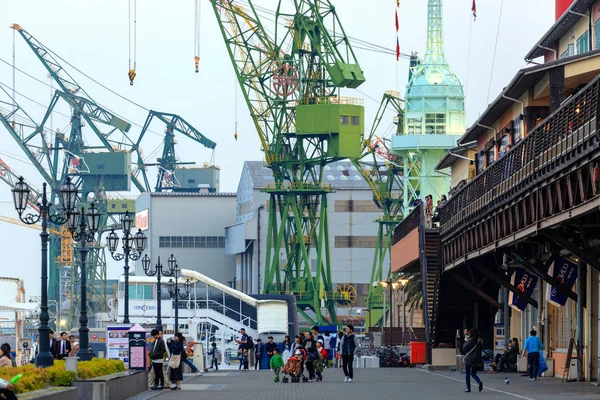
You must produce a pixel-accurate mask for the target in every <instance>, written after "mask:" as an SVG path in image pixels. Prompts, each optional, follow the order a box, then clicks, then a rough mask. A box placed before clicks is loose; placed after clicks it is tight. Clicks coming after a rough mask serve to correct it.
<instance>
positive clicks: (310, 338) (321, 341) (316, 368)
mask: <svg viewBox="0 0 600 400" xmlns="http://www.w3.org/2000/svg"><path fill="white" fill-rule="evenodd" d="M340 333H341V335H340V336H339V337H336V336H330V335H329V332H325V334H324V335H322V334H321V333H320V332H319V327H317V326H313V327H312V329H311V330H309V331H306V332H304V335H297V336H296V337H295V338H294V343H290V341H289V337H287V336H286V340H285V341H284V345H283V349H284V351H283V353H284V354H283V355H280V354H279V349H278V348H277V347H275V348H273V354H272V356H270V357H269V366H270V368H271V369H272V370H273V371H274V373H275V377H274V379H273V380H274V381H275V382H279V374H280V371H281V368H282V367H283V366H284V365H285V364H286V363H287V362H288V361H289V360H292V359H293V360H298V361H301V363H302V364H301V365H302V371H303V370H304V367H306V371H307V372H308V381H309V382H320V381H322V380H323V371H324V368H326V367H328V360H329V358H331V357H333V354H334V353H335V354H336V358H337V359H341V365H342V367H343V369H344V381H345V382H352V379H353V378H354V375H353V369H352V360H353V359H354V352H355V351H356V348H357V345H358V344H357V339H356V336H355V335H354V326H352V325H348V326H347V327H346V332H345V333H344V332H340ZM338 338H339V340H338ZM286 357H287V358H286ZM293 360H292V361H293Z"/></svg>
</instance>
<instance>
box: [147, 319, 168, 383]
mask: <svg viewBox="0 0 600 400" xmlns="http://www.w3.org/2000/svg"><path fill="white" fill-rule="evenodd" d="M150 335H152V337H153V338H154V343H153V345H152V350H150V352H149V353H148V357H150V361H151V362H152V370H153V371H154V385H152V386H151V387H150V389H152V390H163V388H164V385H165V375H164V374H163V363H164V356H165V351H167V348H166V346H165V341H164V340H163V339H162V338H161V337H160V333H159V331H158V329H152V331H151V332H150Z"/></svg>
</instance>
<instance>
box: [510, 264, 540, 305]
mask: <svg viewBox="0 0 600 400" xmlns="http://www.w3.org/2000/svg"><path fill="white" fill-rule="evenodd" d="M537 281H538V277H537V276H535V275H533V274H530V273H529V272H527V271H525V270H524V269H523V268H517V269H516V270H515V272H513V274H512V276H511V277H510V283H511V284H512V285H513V286H515V287H516V288H517V290H519V291H520V292H521V293H523V294H525V295H527V296H529V297H531V295H532V294H533V290H534V289H535V285H537ZM508 305H510V306H511V307H512V308H514V309H515V310H518V311H525V308H527V302H526V301H525V300H524V299H523V298H521V297H519V296H518V295H515V294H514V293H513V292H509V296H508Z"/></svg>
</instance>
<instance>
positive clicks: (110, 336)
mask: <svg viewBox="0 0 600 400" xmlns="http://www.w3.org/2000/svg"><path fill="white" fill-rule="evenodd" d="M106 358H107V359H109V360H121V361H123V363H124V364H125V365H128V364H129V325H115V326H107V327H106Z"/></svg>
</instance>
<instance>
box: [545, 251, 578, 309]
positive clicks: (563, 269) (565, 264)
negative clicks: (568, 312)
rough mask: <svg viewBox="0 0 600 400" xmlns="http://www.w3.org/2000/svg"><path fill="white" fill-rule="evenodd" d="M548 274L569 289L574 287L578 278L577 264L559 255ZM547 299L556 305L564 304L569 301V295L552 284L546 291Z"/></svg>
mask: <svg viewBox="0 0 600 400" xmlns="http://www.w3.org/2000/svg"><path fill="white" fill-rule="evenodd" d="M548 274H549V275H550V276H552V277H553V278H554V279H556V280H557V281H559V282H560V283H562V284H563V285H565V286H566V287H568V288H569V289H573V285H574V284H575V281H576V280H577V264H575V263H574V262H571V261H569V260H567V259H566V258H564V257H561V256H558V257H556V258H555V259H554V263H553V264H552V266H551V267H550V271H548ZM546 300H548V303H551V304H554V305H555V306H564V305H565V304H566V303H567V295H566V294H564V293H561V292H559V291H558V289H557V288H555V287H554V286H552V285H550V290H548V291H547V292H546Z"/></svg>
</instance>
